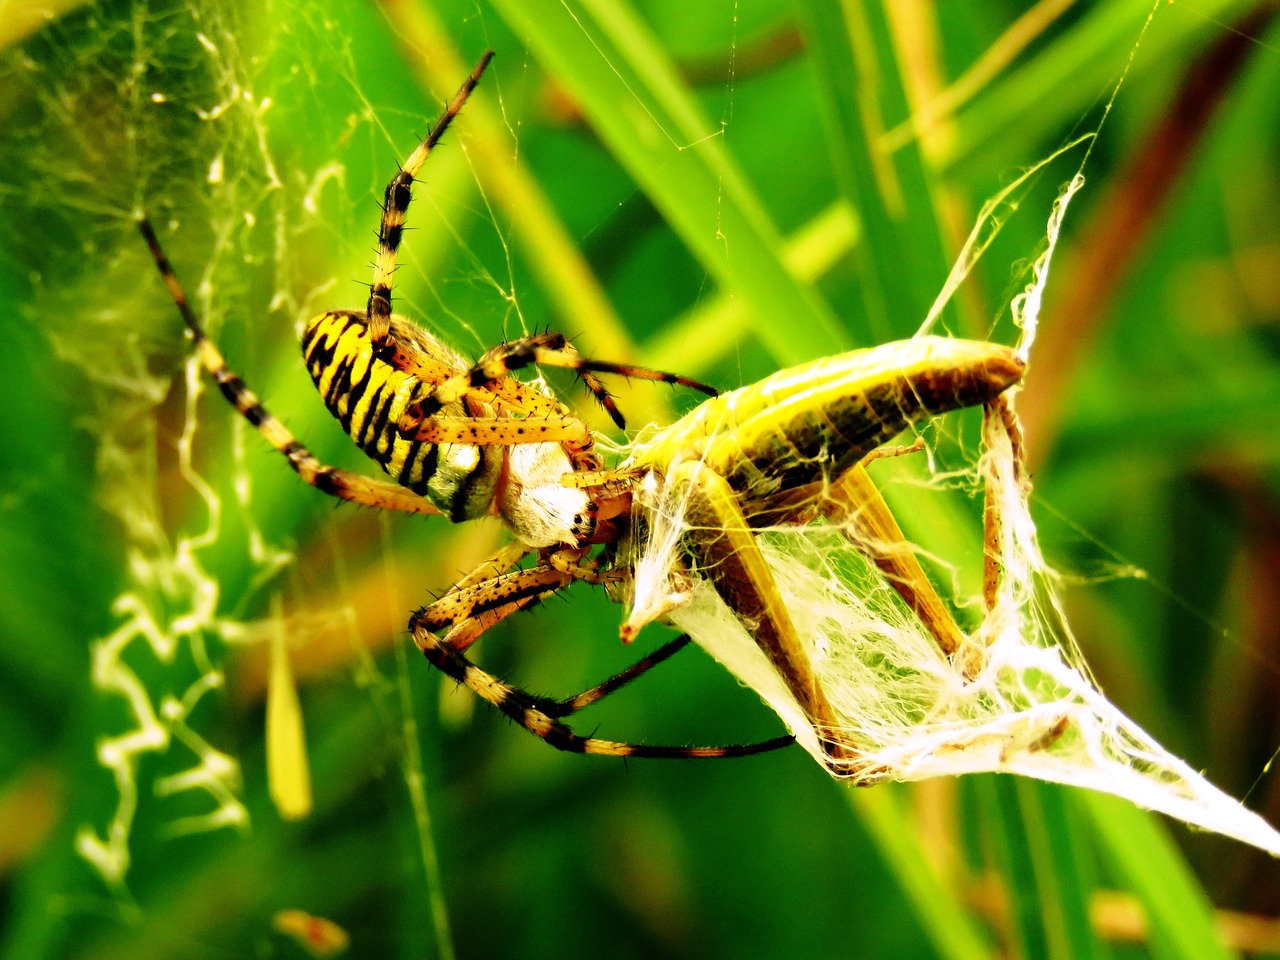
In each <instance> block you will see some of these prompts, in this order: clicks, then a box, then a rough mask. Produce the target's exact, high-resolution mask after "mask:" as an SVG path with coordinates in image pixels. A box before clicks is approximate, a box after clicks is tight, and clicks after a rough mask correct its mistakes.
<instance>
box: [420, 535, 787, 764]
mask: <svg viewBox="0 0 1280 960" xmlns="http://www.w3.org/2000/svg"><path fill="white" fill-rule="evenodd" d="M573 553H575V551H557V554H573ZM555 556H556V554H553V555H552V557H555ZM559 568H563V569H559ZM579 569H580V570H581V571H582V572H585V571H586V570H587V569H588V568H587V567H581V568H579V567H578V566H577V565H576V564H575V563H574V562H573V561H572V560H571V559H566V560H565V562H564V563H559V564H557V563H556V561H555V560H554V559H552V558H551V557H549V558H548V559H547V560H546V561H545V562H544V563H541V564H539V565H538V566H535V567H530V568H529V569H528V570H516V571H513V572H510V573H503V574H501V575H499V576H497V577H491V578H489V579H487V580H480V581H477V582H473V583H468V584H466V585H465V586H462V587H459V588H457V589H454V590H451V591H450V592H449V593H447V594H446V595H445V596H443V597H441V598H440V599H439V600H437V601H436V602H435V603H433V604H431V605H430V606H428V607H426V608H424V609H422V610H419V611H417V612H416V613H415V614H414V615H413V616H412V617H411V618H410V620H409V630H410V632H411V633H412V634H413V641H414V643H415V644H416V645H417V647H418V649H419V650H421V651H422V653H423V655H424V656H425V657H426V658H427V660H428V661H430V662H431V663H432V664H433V665H434V666H436V667H437V668H439V669H440V670H441V671H442V672H444V673H445V674H447V675H448V676H450V677H452V678H453V679H454V680H456V681H457V682H458V683H462V684H465V685H466V686H467V687H470V688H471V689H472V690H473V691H474V692H475V693H476V694H478V695H479V696H480V697H481V698H482V699H484V700H486V701H488V702H489V703H491V704H493V705H494V706H496V707H497V708H498V709H499V710H501V711H502V712H503V713H505V714H506V715H507V716H509V717H510V718H511V719H513V720H515V721H516V722H517V723H519V724H520V725H521V726H522V727H524V728H525V729H526V730H528V731H529V732H531V733H533V734H535V735H536V736H538V737H541V738H542V739H543V740H546V741H547V742H548V743H550V744H551V745H552V746H553V747H555V748H556V749H557V750H566V751H569V752H573V753H595V754H606V755H610V756H623V757H664V758H710V757H738V756H747V755H748V754H752V753H762V752H764V751H766V750H774V749H777V748H779V747H784V746H787V745H788V744H790V743H792V742H793V740H794V738H793V737H790V736H786V737H776V738H774V739H772V740H767V741H764V742H762V743H754V744H745V745H737V744H735V745H729V746H722V747H682V746H660V745H659V746H654V745H649V744H629V743H619V742H615V741H612V740H600V739H597V738H595V737H582V736H579V735H578V734H576V733H574V732H573V730H571V729H570V728H569V727H568V726H566V725H565V724H563V723H561V722H560V718H562V717H565V716H568V715H569V714H571V713H574V712H576V711H578V710H581V709H582V708H584V707H587V706H590V705H591V704H593V703H597V702H598V701H600V700H601V699H603V698H604V697H606V696H608V695H609V694H610V693H613V692H614V691H615V690H618V689H619V688H621V687H622V686H624V685H625V684H627V683H629V682H630V681H632V680H634V679H635V678H636V677H639V676H640V675H642V674H644V673H647V672H648V671H649V670H651V669H652V668H653V667H656V666H657V665H658V664H660V663H662V662H663V661H665V660H667V659H668V658H670V657H672V656H674V655H675V654H676V653H677V652H679V651H680V650H681V649H683V648H684V647H685V646H686V645H687V644H688V642H689V638H688V637H678V638H677V639H675V640H673V641H671V642H670V643H667V644H665V645H664V646H662V647H659V648H658V649H657V650H655V651H654V652H653V653H650V654H649V655H647V656H645V657H642V658H641V659H640V660H638V661H636V662H635V663H633V664H632V665H631V666H630V667H628V668H627V669H625V670H623V671H621V672H619V673H617V674H615V675H614V676H612V677H610V678H608V679H607V680H605V681H603V682H601V683H598V684H596V685H595V686H593V687H591V688H589V689H587V690H584V691H582V692H581V693H579V694H577V695H576V696H572V697H568V698H565V699H563V700H556V699H553V698H549V697H538V696H534V695H532V694H530V693H527V692H525V691H523V690H520V689H519V688H517V687H513V686H511V685H510V684H508V683H505V682H504V681H502V680H499V679H498V678H497V677H495V676H493V675H492V674H490V673H487V672H485V671H484V670H482V669H481V668H480V667H477V666H476V665H475V664H473V663H472V662H471V661H470V660H468V659H467V658H466V655H465V654H464V653H463V651H464V650H465V649H466V647H468V646H470V645H471V644H472V643H475V642H476V641H477V640H479V639H480V637H481V636H483V634H484V633H485V632H486V631H487V630H488V629H489V628H490V627H492V626H494V625H495V624H497V623H499V622H500V621H502V620H504V619H506V618H507V617H508V616H510V615H511V614H513V613H516V612H517V611H519V610H525V609H528V608H529V607H531V606H533V605H534V604H535V603H537V602H538V600H540V599H541V598H542V597H544V596H546V595H547V594H548V593H551V592H554V591H555V590H557V589H559V588H561V587H563V586H567V585H568V584H569V583H571V582H572V581H573V580H574V579H575V578H576V574H575V573H573V572H565V571H566V570H571V571H572V570H579ZM478 572H479V571H477V573H478ZM474 575H475V574H473V576H474ZM445 627H448V628H449V629H448V631H447V632H446V633H445V635H444V636H443V637H440V636H437V632H438V631H440V630H441V629H443V628H445Z"/></svg>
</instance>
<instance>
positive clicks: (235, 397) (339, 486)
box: [138, 217, 440, 515]
mask: <svg viewBox="0 0 1280 960" xmlns="http://www.w3.org/2000/svg"><path fill="white" fill-rule="evenodd" d="M138 229H139V230H140V231H141V232H142V236H143V238H144V239H145V240H146V241H147V246H148V247H149V248H150V249H151V255H152V256H153V257H154V258H155V261H156V266H157V267H158V268H159V270H160V276H161V278H162V279H163V280H164V284H165V286H166V287H167V288H168V289H169V295H170V296H171V297H172V298H173V302H174V303H175V304H176V305H177V307H178V312H179V313H180V314H181V315H182V319H183V322H184V323H185V324H186V325H187V330H188V331H190V333H191V338H192V340H193V341H195V344H196V350H197V352H198V353H199V356H200V362H201V364H202V365H203V366H204V368H205V370H206V371H207V372H208V373H209V375H210V376H211V377H213V379H214V381H215V382H216V383H217V384H218V388H219V389H220V390H221V391H222V395H223V396H224V397H226V398H227V401H228V402H229V403H230V404H231V405H232V406H233V407H235V409H236V411H237V412H238V413H239V414H240V415H241V416H242V417H244V418H245V419H246V420H248V421H249V423H251V424H253V426H254V427H255V428H256V429H257V430H258V432H259V433H261V434H262V436H263V437H265V438H266V440H267V442H268V443H270V444H271V446H273V447H275V448H276V450H278V451H279V452H280V453H282V454H283V455H284V457H285V459H286V460H288V461H289V466H290V467H292V468H293V470H294V472H295V473H297V474H298V476H300V477H301V478H302V479H303V480H304V481H305V482H306V483H308V484H310V485H311V486H313V487H315V488H316V489H317V490H319V491H320V492H322V493H327V494H328V495H329V496H331V497H337V498H338V499H340V500H348V501H351V502H353V503H361V504H364V505H365V506H370V507H381V508H383V509H385V510H399V511H402V512H404V513H420V514H428V515H438V514H439V513H440V510H439V509H437V508H436V506H435V505H434V504H432V503H431V501H430V500H427V499H426V498H425V497H420V496H418V495H417V494H416V493H414V492H413V491H411V490H408V489H406V488H405V487H402V486H400V485H398V484H394V483H389V482H387V481H384V480H378V479H374V478H372V477H365V476H362V475H360V474H358V473H353V472H352V471H349V470H342V469H339V468H337V467H332V466H329V465H327V464H324V463H321V462H320V461H319V460H318V459H317V458H316V457H315V455H314V454H313V453H312V452H311V451H310V450H308V449H307V448H306V447H305V446H303V444H302V443H300V442H299V441H298V439H297V438H296V437H295V436H294V435H293V434H292V433H291V432H290V431H289V429H288V428H287V427H286V426H285V425H284V424H283V423H281V422H280V421H279V420H277V419H276V418H275V417H273V416H272V415H271V414H270V413H268V412H267V409H266V408H265V407H264V406H263V405H262V403H261V401H259V400H258V398H257V396H255V395H254V393H253V391H251V390H250V389H249V388H248V387H247V386H245V383H244V381H243V380H241V379H240V377H238V376H237V375H236V374H235V373H233V372H232V371H231V370H229V369H228V368H227V364H226V361H225V360H224V359H223V356H222V353H221V352H220V351H219V350H218V348H217V346H216V345H215V344H214V342H213V341H212V340H210V339H209V337H208V335H207V334H206V333H205V332H204V327H203V326H202V325H201V324H200V321H199V320H198V319H197V317H196V315H195V311H194V310H192V309H191V305H190V303H188V301H187V296H186V293H185V292H184V291H183V289H182V285H181V284H180V283H179V282H178V277H177V275H176V274H175V273H174V270H173V265H172V264H171V263H170V262H169V258H168V256H167V255H166V254H165V252H164V249H163V248H162V247H161V246H160V241H159V239H158V238H157V237H156V233H155V230H154V229H153V228H152V226H151V221H150V220H148V219H147V218H146V217H141V218H139V220H138Z"/></svg>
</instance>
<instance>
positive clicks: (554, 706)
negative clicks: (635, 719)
mask: <svg viewBox="0 0 1280 960" xmlns="http://www.w3.org/2000/svg"><path fill="white" fill-rule="evenodd" d="M689 643H690V640H689V635H688V634H687V633H685V634H681V635H680V636H678V637H676V638H675V639H674V640H671V641H669V642H667V643H664V644H663V645H662V646H660V647H659V648H658V649H657V650H654V651H653V653H650V654H647V655H645V656H643V657H641V658H640V659H639V660H637V661H636V662H635V663H633V664H631V666H629V667H627V668H626V669H625V670H621V671H619V672H618V673H615V674H614V675H613V676H612V677H610V678H609V679H608V680H604V681H602V682H600V683H597V684H596V685H595V686H593V687H590V688H588V689H586V690H583V691H582V692H581V693H579V694H577V695H575V696H572V697H565V698H564V699H562V700H553V699H551V698H545V699H539V700H538V707H539V708H540V709H541V710H542V711H543V712H544V713H545V714H546V715H547V716H549V717H555V718H556V719H561V718H563V717H567V716H569V714H571V713H577V712H578V711H579V710H581V709H583V708H584V707H589V706H591V704H593V703H598V702H599V701H601V700H603V699H604V698H605V697H607V696H608V695H609V694H611V693H613V692H614V691H615V690H618V689H621V688H622V687H623V686H625V685H626V684H628V683H630V682H631V681H632V680H634V679H635V678H636V677H638V676H640V675H642V674H645V673H648V672H649V671H650V670H652V669H653V668H654V667H656V666H657V665H658V664H660V663H663V662H664V661H666V660H668V659H670V658H671V657H674V656H675V655H676V654H677V653H679V652H680V651H681V650H683V649H684V648H685V647H687V646H688V645H689Z"/></svg>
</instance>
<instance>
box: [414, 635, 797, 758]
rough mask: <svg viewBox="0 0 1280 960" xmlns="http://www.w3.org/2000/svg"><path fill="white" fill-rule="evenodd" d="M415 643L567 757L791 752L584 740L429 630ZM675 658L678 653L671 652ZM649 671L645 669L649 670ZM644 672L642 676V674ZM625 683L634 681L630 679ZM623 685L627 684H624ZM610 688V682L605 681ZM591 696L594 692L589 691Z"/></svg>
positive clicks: (779, 742)
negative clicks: (567, 753) (586, 755)
mask: <svg viewBox="0 0 1280 960" xmlns="http://www.w3.org/2000/svg"><path fill="white" fill-rule="evenodd" d="M414 641H415V642H416V643H417V644H418V647H419V649H421V650H422V652H423V654H424V655H425V656H426V658H427V659H428V660H429V661H430V662H431V663H432V665H433V666H435V667H437V668H438V669H439V670H440V671H441V672H442V673H444V674H446V675H448V676H449V677H452V678H453V679H454V680H455V681H457V682H458V683H461V684H463V685H465V686H467V687H469V688H470V689H471V690H473V691H474V692H475V693H476V694H477V695H478V696H479V697H480V698H481V699H483V700H486V701H488V702H489V703H491V704H493V705H494V706H495V707H497V708H498V709H499V710H501V711H502V712H503V713H505V714H506V715H507V716H508V717H510V718H511V719H512V720H514V721H515V722H516V723H518V724H520V726H522V727H524V728H525V729H526V730H528V731H529V732H530V733H532V734H533V735H534V736H536V737H540V738H541V739H542V740H544V741H546V742H547V743H549V744H550V745H551V746H553V747H555V748H556V749H557V750H564V751H566V752H569V753H590V754H598V755H603V756H612V757H649V758H657V759H676V760H698V759H712V758H722V757H745V756H749V755H750V754H754V753H764V752H766V751H768V750H776V749H778V748H780V747H785V746H788V745H789V744H791V743H792V742H793V738H792V737H789V736H786V737H775V738H774V739H772V740H765V741H763V742H761V743H749V744H733V745H729V746H721V747H684V746H665V745H655V744H645V743H622V742H618V741H615V740H601V739H599V738H597V737H583V736H580V735H579V734H577V733H574V732H573V730H572V729H570V728H569V727H568V726H567V725H566V724H564V723H561V722H560V721H559V720H558V719H556V718H555V717H553V716H550V715H549V714H548V713H547V712H546V711H545V710H544V709H542V707H543V705H544V704H545V703H546V701H545V700H544V699H543V698H540V697H534V696H531V695H530V694H528V693H526V692H524V691H523V690H520V689H518V688H517V687H513V686H511V685H510V684H508V683H505V682H503V681H502V680H499V679H498V678H497V677H495V676H494V675H493V674H491V673H487V672H485V671H484V670H482V669H480V668H479V667H477V666H476V665H475V664H473V663H472V662H471V661H470V660H468V659H467V658H466V657H465V656H464V655H463V654H462V653H460V652H459V651H458V650H455V649H454V648H453V647H451V646H449V645H448V644H445V643H443V642H441V641H440V640H438V639H437V638H436V637H435V636H434V635H433V634H432V633H431V632H430V631H429V630H426V629H423V628H421V627H419V628H417V629H415V630H414ZM673 652H674V651H673ZM646 669H647V667H646ZM640 672H643V671H640ZM627 679H630V677H628V678H627ZM622 682H625V681H622ZM605 683H606V684H607V683H609V681H605ZM588 692H590V691H588Z"/></svg>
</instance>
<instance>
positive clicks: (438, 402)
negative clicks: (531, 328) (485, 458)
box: [409, 333, 718, 428]
mask: <svg viewBox="0 0 1280 960" xmlns="http://www.w3.org/2000/svg"><path fill="white" fill-rule="evenodd" d="M531 365H538V366H544V367H562V368H564V369H567V370H574V371H576V372H577V373H578V375H579V377H580V378H581V379H582V381H583V383H584V384H585V385H586V386H587V388H588V389H589V390H590V391H591V392H592V394H593V395H594V396H595V398H596V400H598V401H599V402H600V405H601V406H603V407H604V408H605V410H606V411H608V413H609V416H610V417H611V418H612V419H613V422H614V423H615V424H617V425H618V427H619V428H624V427H625V426H626V421H625V420H624V419H623V416H622V413H621V411H619V410H618V407H617V405H616V404H615V403H614V402H613V398H612V397H611V396H609V393H608V391H607V390H605V388H604V385H603V384H602V383H601V382H600V380H599V378H597V377H596V376H594V374H595V373H616V374H619V375H620V376H624V377H633V378H636V379H641V380H656V381H659V382H661V383H670V384H676V385H679V386H683V387H689V388H691V389H694V390H699V391H701V392H702V393H706V394H708V395H710V396H713V397H714V396H717V395H718V391H717V390H716V388H715V387H711V386H708V385H707V384H705V383H699V382H698V381H697V380H691V379H690V378H688V377H682V376H680V375H679V374H675V373H666V372H664V371H661V370H650V369H648V368H646V367H635V366H631V365H629V364H622V363H610V362H608V361H605V360H589V359H587V358H586V357H583V356H582V355H581V354H579V353H578V351H577V350H576V349H575V348H574V346H573V344H571V343H569V341H568V340H566V339H565V338H564V335H563V334H559V333H543V334H537V335H535V336H531V337H523V338H521V339H519V340H512V341H510V342H509V343H504V344H501V345H499V346H497V347H494V348H493V349H492V350H490V351H489V352H488V353H486V354H485V355H484V356H483V357H481V358H480V359H479V360H478V361H477V362H476V364H475V366H473V367H472V368H471V369H470V370H468V371H467V372H466V373H461V374H458V375H457V376H456V377H451V378H450V379H448V380H446V381H444V382H443V383H440V384H437V386H436V387H435V389H434V390H432V391H431V392H430V393H429V394H427V395H426V396H425V397H423V398H422V400H420V401H419V402H418V404H417V405H416V406H415V407H414V408H411V410H410V411H409V412H411V413H412V414H414V415H416V416H418V417H421V418H425V417H430V416H432V415H433V414H435V413H436V412H437V411H439V410H440V409H441V408H442V407H444V406H445V405H447V404H449V403H453V402H454V401H456V400H459V399H461V398H462V397H463V396H465V395H466V394H467V393H468V392H470V391H473V390H481V389H492V385H493V384H495V383H500V382H502V381H503V379H504V378H506V377H507V376H508V374H511V373H514V372H515V371H517V370H523V369H524V368H525V367H528V366H531Z"/></svg>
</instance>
